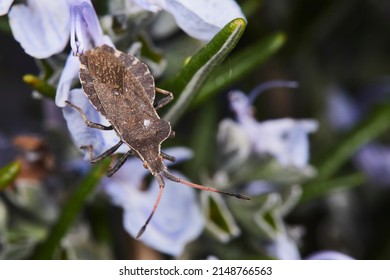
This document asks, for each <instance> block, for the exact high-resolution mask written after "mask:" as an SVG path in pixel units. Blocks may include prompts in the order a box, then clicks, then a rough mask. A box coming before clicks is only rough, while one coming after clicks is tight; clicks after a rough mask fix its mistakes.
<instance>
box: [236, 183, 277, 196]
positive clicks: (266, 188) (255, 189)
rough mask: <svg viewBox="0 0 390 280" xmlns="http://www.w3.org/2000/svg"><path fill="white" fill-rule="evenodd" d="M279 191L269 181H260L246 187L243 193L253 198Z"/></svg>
mask: <svg viewBox="0 0 390 280" xmlns="http://www.w3.org/2000/svg"><path fill="white" fill-rule="evenodd" d="M275 191H277V189H276V187H275V185H273V184H272V183H270V182H268V181H263V180H258V181H252V182H250V183H248V184H247V185H246V186H245V190H244V192H243V193H245V194H247V195H251V196H257V195H264V194H267V193H271V192H275Z"/></svg>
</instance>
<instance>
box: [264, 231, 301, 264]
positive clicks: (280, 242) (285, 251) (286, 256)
mask: <svg viewBox="0 0 390 280" xmlns="http://www.w3.org/2000/svg"><path fill="white" fill-rule="evenodd" d="M266 250H267V253H268V254H269V255H270V256H272V257H274V258H276V259H279V260H300V259H301V255H300V253H299V250H298V246H297V245H296V244H295V242H294V241H293V240H292V239H291V238H289V237H288V236H287V234H285V233H279V234H278V235H277V236H276V238H275V240H274V241H273V242H272V243H270V244H268V245H267V246H266Z"/></svg>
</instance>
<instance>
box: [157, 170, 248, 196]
mask: <svg viewBox="0 0 390 280" xmlns="http://www.w3.org/2000/svg"><path fill="white" fill-rule="evenodd" d="M161 173H162V174H163V175H164V177H165V178H167V179H168V180H171V181H173V182H177V183H180V184H184V185H186V186H189V187H192V188H196V189H200V190H204V191H209V192H215V193H221V194H225V195H229V196H234V197H236V198H239V199H244V200H250V199H251V198H250V197H249V196H247V195H244V194H240V193H231V192H225V191H222V190H218V189H214V188H211V187H206V186H203V185H198V184H195V183H191V182H188V181H186V180H184V179H182V178H180V177H177V176H175V175H173V174H172V173H169V171H167V170H164V171H162V172H161Z"/></svg>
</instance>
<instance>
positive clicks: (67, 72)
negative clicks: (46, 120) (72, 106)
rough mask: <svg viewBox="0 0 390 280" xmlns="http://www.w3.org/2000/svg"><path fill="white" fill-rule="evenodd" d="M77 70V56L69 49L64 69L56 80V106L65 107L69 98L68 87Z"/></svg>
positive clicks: (77, 72) (78, 63) (78, 68)
mask: <svg viewBox="0 0 390 280" xmlns="http://www.w3.org/2000/svg"><path fill="white" fill-rule="evenodd" d="M79 71H80V62H79V58H78V57H77V56H74V55H73V51H71V52H70V54H69V55H68V58H67V60H66V63H65V66H64V70H63V71H62V73H61V76H60V80H59V81H58V85H57V92H56V100H55V102H56V105H57V106H59V107H65V105H66V103H65V101H66V100H69V94H70V88H71V86H72V83H73V81H74V80H75V79H76V78H77V77H78V74H79Z"/></svg>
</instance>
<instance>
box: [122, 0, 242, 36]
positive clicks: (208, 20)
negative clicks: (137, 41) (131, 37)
mask: <svg viewBox="0 0 390 280" xmlns="http://www.w3.org/2000/svg"><path fill="white" fill-rule="evenodd" d="M128 1H129V2H133V3H134V2H135V3H136V4H138V5H139V6H141V7H142V8H144V9H146V10H148V11H151V12H157V11H159V10H165V11H167V12H168V13H170V14H171V15H172V16H173V17H174V18H175V20H176V23H177V25H178V26H179V27H180V28H181V29H183V30H184V31H185V32H186V33H187V34H189V35H190V36H192V37H194V38H196V39H199V40H202V41H209V40H211V39H212V38H213V37H214V36H215V34H217V33H218V32H219V31H220V30H221V29H222V28H223V27H224V26H225V25H226V24H227V23H228V22H230V21H231V20H233V19H236V18H245V16H244V14H243V13H242V11H241V9H240V7H239V6H238V4H237V3H236V2H235V1H234V0H196V1H193V0H128Z"/></svg>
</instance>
